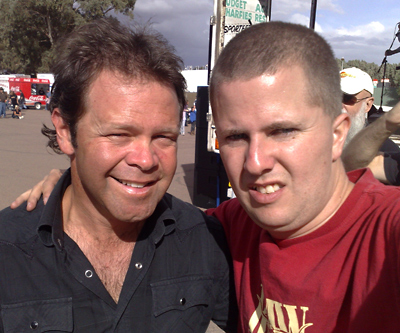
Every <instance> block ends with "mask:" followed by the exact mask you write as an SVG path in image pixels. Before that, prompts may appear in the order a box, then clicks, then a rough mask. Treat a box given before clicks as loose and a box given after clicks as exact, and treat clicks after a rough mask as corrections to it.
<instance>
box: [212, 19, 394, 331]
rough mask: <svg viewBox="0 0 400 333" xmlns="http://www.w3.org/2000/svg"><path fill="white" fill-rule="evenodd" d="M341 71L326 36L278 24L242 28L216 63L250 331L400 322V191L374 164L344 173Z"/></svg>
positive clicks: (229, 208) (388, 327) (371, 327)
mask: <svg viewBox="0 0 400 333" xmlns="http://www.w3.org/2000/svg"><path fill="white" fill-rule="evenodd" d="M277 36H279V38H277ZM293 45H296V47H292V46H293ZM338 73H339V71H338V68H337V64H336V61H335V58H334V55H333V52H332V51H331V48H330V47H329V45H328V44H327V43H326V42H325V41H324V40H323V39H322V38H321V37H320V36H319V35H318V34H316V33H315V32H313V31H312V30H310V29H307V28H305V27H303V26H299V25H294V24H289V23H282V22H269V23H261V24H257V25H253V26H252V27H250V28H248V29H247V30H245V31H243V32H242V33H240V34H239V35H237V36H236V37H235V38H233V39H232V40H231V41H230V42H229V44H228V45H227V46H226V47H225V49H224V50H223V51H222V53H221V55H220V56H219V58H218V60H217V63H216V65H215V67H214V68H213V74H212V77H211V82H210V100H211V106H212V110H213V115H214V121H215V125H216V129H217V136H218V140H219V144H220V153H221V158H222V160H223V162H224V166H225V168H226V171H227V174H228V177H229V180H230V182H231V184H232V187H233V189H234V191H235V194H236V196H237V199H231V200H228V201H225V202H224V203H222V204H221V205H220V206H219V207H218V208H217V209H216V210H214V213H213V214H214V215H215V216H216V217H217V218H218V219H219V220H220V221H221V222H222V224H223V225H224V227H225V231H226V234H227V237H228V242H229V245H230V249H231V253H232V257H233V261H234V269H235V283H236V289H237V297H238V302H239V309H240V316H239V320H240V324H239V325H240V326H239V327H240V330H241V331H242V332H305V333H311V332H382V331H385V332H395V331H397V330H398V327H399V325H400V316H399V312H400V305H399V304H400V303H399V301H398V297H397V294H398V291H399V290H400V281H399V276H398V270H399V257H400V253H399V249H400V189H398V188H395V187H388V186H385V185H383V184H380V183H379V182H378V181H377V180H376V179H374V177H373V176H372V174H371V172H370V171H369V170H357V171H354V172H351V173H349V174H348V175H346V172H345V169H344V166H343V163H342V161H341V159H340V155H341V152H342V149H343V146H344V142H345V139H346V135H347V132H348V130H349V127H350V119H349V115H348V114H347V113H342V112H341V109H342V91H341V89H340V77H339V75H338ZM366 95H367V94H366ZM365 97H367V96H365Z"/></svg>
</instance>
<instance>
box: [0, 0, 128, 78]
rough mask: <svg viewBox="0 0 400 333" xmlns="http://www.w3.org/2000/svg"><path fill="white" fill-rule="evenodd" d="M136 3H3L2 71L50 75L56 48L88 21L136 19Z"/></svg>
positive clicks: (0, 13) (2, 0) (22, 0)
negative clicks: (114, 16)
mask: <svg viewBox="0 0 400 333" xmlns="http://www.w3.org/2000/svg"><path fill="white" fill-rule="evenodd" d="M135 2H136V0H81V1H74V0H41V1H37V0H0V21H1V22H2V29H1V31H0V68H3V69H7V70H9V71H10V72H13V73H25V74H26V73H28V74H31V73H36V72H38V71H41V72H47V71H49V66H50V64H51V62H52V60H53V58H54V54H53V52H54V45H55V43H57V41H58V40H59V39H60V38H61V37H62V36H64V35H65V34H67V33H69V32H70V31H72V30H73V29H74V28H75V27H76V26H79V25H81V24H83V23H85V22H88V21H92V20H94V19H97V18H101V17H104V16H107V15H110V14H111V13H122V14H125V15H128V16H129V17H131V18H132V17H133V9H134V6H135Z"/></svg>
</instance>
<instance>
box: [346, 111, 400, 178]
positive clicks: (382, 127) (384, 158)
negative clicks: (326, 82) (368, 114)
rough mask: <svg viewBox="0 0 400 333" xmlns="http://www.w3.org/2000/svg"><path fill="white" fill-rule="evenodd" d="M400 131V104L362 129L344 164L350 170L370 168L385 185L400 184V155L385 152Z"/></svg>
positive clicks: (355, 138)
mask: <svg viewBox="0 0 400 333" xmlns="http://www.w3.org/2000/svg"><path fill="white" fill-rule="evenodd" d="M399 128H400V104H397V105H396V106H395V107H394V108H392V109H391V110H390V111H389V112H387V113H384V114H383V115H382V116H381V117H379V118H378V119H376V120H375V121H374V122H373V123H371V124H370V125H369V126H367V127H365V128H364V129H362V130H361V131H360V132H359V133H358V134H357V135H356V136H355V137H354V138H353V140H352V141H351V142H350V143H349V144H348V145H347V146H346V148H345V150H344V152H343V161H344V163H345V165H346V169H347V170H349V171H350V170H355V169H359V168H365V167H368V168H370V169H371V171H372V172H373V174H374V176H375V177H376V178H377V179H379V180H380V181H382V182H383V183H386V184H390V185H396V186H399V185H400V153H399V152H398V151H386V152H383V151H382V148H381V147H382V144H383V143H384V142H386V141H387V140H388V138H389V137H390V136H391V135H392V134H394V133H395V132H396V131H397V130H398V129H399Z"/></svg>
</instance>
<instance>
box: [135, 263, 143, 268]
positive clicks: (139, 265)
mask: <svg viewBox="0 0 400 333" xmlns="http://www.w3.org/2000/svg"><path fill="white" fill-rule="evenodd" d="M135 267H136V269H142V268H143V265H142V263H141V262H137V263H136V264H135Z"/></svg>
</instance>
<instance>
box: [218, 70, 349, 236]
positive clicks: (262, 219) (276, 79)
mask: <svg viewBox="0 0 400 333" xmlns="http://www.w3.org/2000/svg"><path fill="white" fill-rule="evenodd" d="M293 78H296V79H295V80H294V79H293ZM305 82H306V78H305V75H304V73H303V71H302V69H301V68H299V67H291V68H290V70H286V69H281V70H279V71H278V72H277V73H276V74H275V75H272V76H267V75H264V76H260V77H256V78H253V79H251V80H248V81H240V80H237V81H232V82H227V83H222V84H220V85H219V87H218V88H217V90H216V95H215V98H214V101H215V103H214V105H213V112H214V116H215V118H214V119H215V123H216V128H217V134H218V140H219V143H220V152H221V157H222V159H223V162H224V166H225V168H226V171H227V174H228V177H229V179H230V181H231V183H232V187H233V189H234V191H235V194H236V196H237V197H238V199H239V201H240V203H241V205H242V206H243V208H244V209H245V210H246V212H247V213H248V214H249V216H250V217H251V218H252V220H253V221H254V222H255V223H256V224H258V225H259V226H261V227H262V228H264V229H266V230H268V231H269V232H270V233H271V234H272V235H273V236H274V237H276V238H288V237H296V236H299V235H301V234H304V233H307V232H309V231H310V230H312V229H313V228H315V227H316V226H317V225H318V223H321V221H324V219H326V218H328V216H329V215H330V214H332V210H334V209H336V208H337V207H336V206H335V204H336V203H334V202H333V201H332V200H336V199H337V198H336V197H335V196H334V197H333V198H332V195H333V192H334V189H335V185H336V184H335V183H336V181H337V178H338V170H339V169H338V167H337V163H336V162H335V161H336V160H337V159H338V158H339V156H340V153H341V149H342V145H343V141H344V136H345V135H346V132H347V128H348V116H347V115H345V114H342V115H340V116H339V117H338V118H337V119H336V120H334V121H333V120H332V119H331V118H330V117H329V116H328V115H326V113H324V112H323V110H322V109H321V108H319V107H315V106H310V105H309V103H308V101H307V100H306V96H307V91H306V84H305ZM344 123H345V125H343V124H344ZM337 124H341V125H340V126H341V127H340V126H339V132H338V130H337V129H336V127H337ZM343 126H344V127H343ZM341 128H344V130H343V131H342V132H340V129H341ZM343 173H344V172H343ZM333 207H335V208H333ZM239 222H240V221H239Z"/></svg>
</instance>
